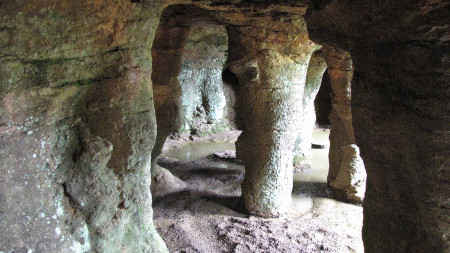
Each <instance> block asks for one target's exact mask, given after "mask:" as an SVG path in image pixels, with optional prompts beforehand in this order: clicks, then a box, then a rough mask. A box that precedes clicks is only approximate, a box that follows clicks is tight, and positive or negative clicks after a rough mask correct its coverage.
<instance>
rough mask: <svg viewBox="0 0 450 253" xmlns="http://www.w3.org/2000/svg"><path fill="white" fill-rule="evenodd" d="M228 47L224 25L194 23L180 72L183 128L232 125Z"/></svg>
mask: <svg viewBox="0 0 450 253" xmlns="http://www.w3.org/2000/svg"><path fill="white" fill-rule="evenodd" d="M227 51H228V35H227V30H226V29H225V27H224V26H223V25H219V24H215V23H213V22H199V23H196V24H195V23H194V24H193V25H192V26H191V27H190V31H189V35H188V37H187V40H186V44H185V48H184V54H183V59H182V62H181V70H180V74H179V76H178V79H179V80H180V86H181V90H182V93H181V103H182V107H183V115H184V117H183V119H182V123H181V124H182V125H181V129H180V131H181V132H187V133H190V134H195V135H200V136H203V135H210V134H212V133H216V132H220V131H223V130H226V129H228V128H229V125H230V123H229V122H228V119H230V120H231V124H233V119H232V118H229V117H227V116H232V115H233V112H230V113H228V109H229V110H232V107H231V108H227V96H228V97H229V96H231V95H232V94H233V93H230V92H227V91H228V90H227V89H226V88H225V87H224V82H223V81H222V71H223V70H224V65H225V62H226V60H227V55H228V52H227ZM226 92H227V93H226ZM232 99H233V98H228V100H232ZM228 114H229V115H228Z"/></svg>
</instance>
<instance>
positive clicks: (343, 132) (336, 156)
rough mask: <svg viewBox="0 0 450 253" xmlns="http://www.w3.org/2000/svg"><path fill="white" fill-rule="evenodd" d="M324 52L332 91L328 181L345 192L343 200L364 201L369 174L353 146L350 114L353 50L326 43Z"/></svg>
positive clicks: (353, 137) (353, 139)
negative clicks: (367, 174) (367, 175)
mask: <svg viewBox="0 0 450 253" xmlns="http://www.w3.org/2000/svg"><path fill="white" fill-rule="evenodd" d="M322 51H323V55H324V57H325V60H326V62H327V65H328V75H329V76H330V82H331V88H332V90H333V94H332V109H331V114H330V122H331V131H330V152H329V161H330V168H329V172H328V178H327V181H328V184H330V185H331V186H333V187H334V188H336V189H339V190H342V191H343V193H344V194H343V196H342V197H343V198H344V199H347V200H352V201H357V202H361V201H362V199H363V198H364V191H365V180H366V176H365V168H364V163H363V162H362V160H361V158H360V156H359V149H358V147H357V146H356V145H352V144H355V135H354V131H353V125H352V113H351V81H352V78H353V67H352V60H351V58H350V53H348V52H346V51H343V50H340V49H337V48H332V47H329V46H325V47H324V48H323V49H322ZM350 145H351V146H350ZM352 148H353V149H352ZM347 150H352V151H351V153H352V154H351V155H348V154H346V152H347ZM349 152H350V151H349ZM347 153H348V152H347ZM344 158H345V159H344ZM344 179H345V180H344ZM347 179H348V180H347ZM344 181H345V182H344Z"/></svg>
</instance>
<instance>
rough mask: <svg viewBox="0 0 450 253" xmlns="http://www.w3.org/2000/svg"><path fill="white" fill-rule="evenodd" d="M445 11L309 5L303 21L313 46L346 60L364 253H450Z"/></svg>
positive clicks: (436, 5) (418, 6)
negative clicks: (338, 51) (361, 186)
mask: <svg viewBox="0 0 450 253" xmlns="http://www.w3.org/2000/svg"><path fill="white" fill-rule="evenodd" d="M449 8H450V6H449V4H448V2H446V1H416V2H407V1H376V2H375V1H358V2H357V3H356V2H352V3H350V2H344V1H317V2H315V3H314V4H313V6H312V7H311V8H310V12H309V14H308V15H307V21H308V28H309V32H310V36H311V37H312V38H313V40H314V41H315V42H317V43H328V44H333V45H335V46H337V47H339V48H343V49H345V50H347V51H349V52H350V53H351V56H352V61H353V64H354V68H355V72H354V77H353V83H352V116H353V125H354V129H355V136H356V144H358V146H359V147H360V149H361V156H362V158H363V159H364V164H365V167H366V171H367V188H366V196H365V199H364V204H363V205H364V226H363V239H364V244H365V251H366V252H448V251H449V248H450V239H449V237H448V235H449V233H450V231H449V229H450V227H449V225H448V224H449V223H450V208H449V207H450V206H449V198H448V196H450V188H449V187H448V178H450V175H449V172H450V155H449V151H448V150H449V145H450V144H449V143H450V140H449V138H448V132H449V127H450V123H449V118H448V115H450V111H449V107H448V105H449V103H450V96H448V94H449V93H448V92H449V85H448V80H449V72H448V69H449V66H450V65H449V64H450V57H449V54H448V52H449V47H450V46H449V39H448V38H449V37H448V34H449V26H448V18H446V17H447V16H448V14H447V13H448V12H449Z"/></svg>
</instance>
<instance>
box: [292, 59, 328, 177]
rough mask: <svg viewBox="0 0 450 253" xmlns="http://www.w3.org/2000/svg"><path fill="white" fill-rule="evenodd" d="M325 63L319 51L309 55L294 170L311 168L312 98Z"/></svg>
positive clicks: (313, 115)
mask: <svg viewBox="0 0 450 253" xmlns="http://www.w3.org/2000/svg"><path fill="white" fill-rule="evenodd" d="M326 69H327V64H326V62H325V59H324V58H323V56H322V53H321V51H316V52H314V54H313V55H312V56H311V59H310V61H309V65H308V71H307V74H306V83H305V88H304V94H303V100H302V101H303V103H302V106H303V107H302V108H303V117H302V122H301V124H300V125H301V129H300V132H299V134H298V136H297V140H296V142H295V148H294V171H307V170H310V169H311V155H312V152H311V143H312V132H313V130H314V124H315V122H316V111H315V109H314V99H315V98H316V95H317V92H319V88H320V84H321V82H322V77H323V73H324V72H325V70H326Z"/></svg>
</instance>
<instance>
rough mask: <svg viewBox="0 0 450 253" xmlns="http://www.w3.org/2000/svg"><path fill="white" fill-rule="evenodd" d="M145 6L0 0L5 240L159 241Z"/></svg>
mask: <svg viewBox="0 0 450 253" xmlns="http://www.w3.org/2000/svg"><path fill="white" fill-rule="evenodd" d="M149 7H150V6H147V7H145V6H143V5H142V4H136V3H131V2H130V1H114V4H113V3H112V2H107V1H81V2H80V1H75V2H74V1H27V2H26V3H25V2H21V1H8V2H6V1H1V2H0V20H1V21H0V23H1V28H0V37H1V40H0V82H1V84H0V161H1V162H0V164H1V167H0V174H1V177H0V227H1V229H0V251H2V252H55V253H56V252H86V251H97V252H118V251H128V252H144V251H147V252H149V251H153V252H158V251H161V252H164V251H166V248H165V246H164V243H163V242H162V240H161V239H160V238H159V236H158V235H157V233H156V230H155V228H154V225H153V222H152V209H151V197H150V180H149V173H150V161H149V159H150V151H151V148H152V146H153V143H154V139H155V133H156V131H155V128H156V123H155V120H154V109H153V103H152V85H151V79H150V72H151V71H150V68H151V58H150V57H149V56H150V55H149V54H148V52H149V50H150V48H151V41H152V40H153V36H154V30H155V26H156V24H157V22H158V12H159V11H158V9H157V8H149Z"/></svg>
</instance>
